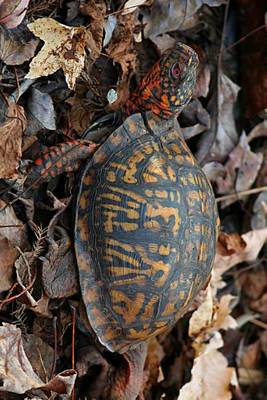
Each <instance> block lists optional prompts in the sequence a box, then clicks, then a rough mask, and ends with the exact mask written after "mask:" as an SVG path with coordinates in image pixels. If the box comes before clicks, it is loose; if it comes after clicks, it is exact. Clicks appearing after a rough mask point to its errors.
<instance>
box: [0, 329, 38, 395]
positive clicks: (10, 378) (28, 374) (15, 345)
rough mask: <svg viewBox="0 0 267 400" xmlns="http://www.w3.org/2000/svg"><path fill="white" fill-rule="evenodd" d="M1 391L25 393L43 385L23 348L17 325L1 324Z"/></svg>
mask: <svg viewBox="0 0 267 400" xmlns="http://www.w3.org/2000/svg"><path fill="white" fill-rule="evenodd" d="M0 377H1V385H0V391H9V392H14V393H25V392H26V391H27V390H30V389H32V388H37V387H40V386H43V384H44V383H43V382H42V380H41V379H40V378H39V377H38V376H37V375H36V373H35V372H34V370H33V368H32V366H31V363H30V362H29V360H28V358H27V356H26V353H25V351H24V348H23V344H22V339H21V331H20V329H19V328H17V327H16V326H15V325H11V324H7V323H3V325H2V326H0Z"/></svg>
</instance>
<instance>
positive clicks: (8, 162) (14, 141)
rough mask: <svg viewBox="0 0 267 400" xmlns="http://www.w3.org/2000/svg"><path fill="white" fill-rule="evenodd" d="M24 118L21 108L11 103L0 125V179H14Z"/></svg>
mask: <svg viewBox="0 0 267 400" xmlns="http://www.w3.org/2000/svg"><path fill="white" fill-rule="evenodd" d="M25 127H26V118H25V114H24V110H23V108H22V107H21V106H18V105H17V104H15V103H11V104H10V105H9V107H8V110H7V112H6V120H5V122H4V123H3V124H2V125H0V178H5V179H7V178H13V179H14V178H16V177H17V168H18V165H19V161H20V159H21V144H22V132H23V131H24V129H25Z"/></svg>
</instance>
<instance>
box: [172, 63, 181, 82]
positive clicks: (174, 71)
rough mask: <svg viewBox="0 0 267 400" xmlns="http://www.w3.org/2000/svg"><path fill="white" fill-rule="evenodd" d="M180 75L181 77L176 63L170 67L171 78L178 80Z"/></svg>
mask: <svg viewBox="0 0 267 400" xmlns="http://www.w3.org/2000/svg"><path fill="white" fill-rule="evenodd" d="M180 75H181V69H180V67H179V65H178V63H175V64H173V65H172V67H171V76H172V77H173V78H174V79H178V78H179V77H180Z"/></svg>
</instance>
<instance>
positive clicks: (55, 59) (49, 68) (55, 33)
mask: <svg viewBox="0 0 267 400" xmlns="http://www.w3.org/2000/svg"><path fill="white" fill-rule="evenodd" d="M28 28H29V29H30V31H32V32H33V33H34V34H35V36H37V37H39V38H40V39H42V40H43V41H44V42H45V44H44V46H43V47H42V49H41V50H40V52H39V53H38V54H37V56H36V57H34V59H33V60H32V62H31V64H30V71H29V72H28V74H27V75H26V78H30V79H34V78H38V77H40V76H47V75H50V74H53V73H54V72H56V71H57V70H59V69H60V68H62V70H63V72H64V74H65V77H66V82H67V85H68V86H69V88H70V89H73V88H74V85H75V82H76V79H77V78H78V76H79V75H80V73H81V71H82V69H83V67H84V58H85V46H86V45H88V43H87V40H88V34H87V32H86V29H85V28H84V27H71V26H66V25H63V24H60V23H59V22H57V21H55V20H54V19H52V18H39V19H37V20H36V21H34V22H33V23H31V24H28ZM89 33H90V32H89Z"/></svg>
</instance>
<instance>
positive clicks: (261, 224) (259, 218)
mask: <svg viewBox="0 0 267 400" xmlns="http://www.w3.org/2000/svg"><path fill="white" fill-rule="evenodd" d="M250 224H251V228H252V229H263V228H265V226H267V192H262V193H260V194H259V196H258V197H257V200H256V201H255V203H254V205H253V215H252V217H251V221H250Z"/></svg>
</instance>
